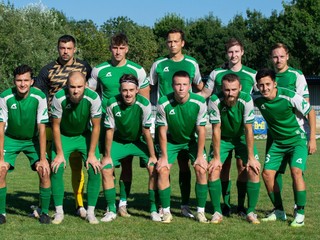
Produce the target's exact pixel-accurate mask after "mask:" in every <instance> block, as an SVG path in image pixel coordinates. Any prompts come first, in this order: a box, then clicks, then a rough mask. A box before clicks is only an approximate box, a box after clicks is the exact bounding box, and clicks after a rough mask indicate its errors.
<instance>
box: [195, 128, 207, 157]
mask: <svg viewBox="0 0 320 240" xmlns="http://www.w3.org/2000/svg"><path fill="white" fill-rule="evenodd" d="M197 132H198V154H197V156H198V157H200V156H203V151H204V146H205V143H206V128H205V126H197Z"/></svg>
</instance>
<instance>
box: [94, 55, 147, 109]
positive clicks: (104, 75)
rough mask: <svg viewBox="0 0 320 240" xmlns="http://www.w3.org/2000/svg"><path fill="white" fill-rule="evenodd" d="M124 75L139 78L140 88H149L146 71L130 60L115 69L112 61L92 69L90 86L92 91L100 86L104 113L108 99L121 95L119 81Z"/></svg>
mask: <svg viewBox="0 0 320 240" xmlns="http://www.w3.org/2000/svg"><path fill="white" fill-rule="evenodd" d="M123 74H132V75H134V76H135V77H136V78H138V81H139V87H140V88H146V87H147V86H149V81H148V79H147V74H146V71H145V70H144V69H143V67H141V66H140V65H138V64H137V63H134V62H132V61H130V60H126V64H125V65H123V66H121V67H117V66H116V67H115V66H113V65H112V64H111V61H108V62H104V63H101V64H100V65H98V66H96V67H94V68H93V69H92V73H91V78H90V79H89V81H88V85H89V87H90V88H92V89H97V87H98V85H99V86H100V88H101V91H102V111H103V112H105V109H106V106H107V101H108V99H109V98H111V97H113V96H115V95H117V94H119V88H120V83H119V80H120V78H121V77H122V75H123Z"/></svg>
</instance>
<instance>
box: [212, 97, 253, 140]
mask: <svg viewBox="0 0 320 240" xmlns="http://www.w3.org/2000/svg"><path fill="white" fill-rule="evenodd" d="M208 113H209V122H210V123H211V124H217V123H221V138H222V139H230V138H235V137H240V136H242V135H243V134H244V125H245V124H252V123H253V122H254V108H253V101H252V98H251V97H250V95H249V94H248V93H245V92H240V94H239V97H238V100H237V102H236V104H235V105H234V106H232V107H229V106H227V105H226V104H225V102H224V94H223V92H220V93H219V94H218V95H215V94H214V95H212V96H211V98H210V100H209V103H208Z"/></svg>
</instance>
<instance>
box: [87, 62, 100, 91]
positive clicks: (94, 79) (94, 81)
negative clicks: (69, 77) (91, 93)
mask: <svg viewBox="0 0 320 240" xmlns="http://www.w3.org/2000/svg"><path fill="white" fill-rule="evenodd" d="M98 74H99V69H98V68H96V67H94V68H93V69H92V71H91V77H90V78H89V80H88V87H89V88H91V89H93V90H97V86H98Z"/></svg>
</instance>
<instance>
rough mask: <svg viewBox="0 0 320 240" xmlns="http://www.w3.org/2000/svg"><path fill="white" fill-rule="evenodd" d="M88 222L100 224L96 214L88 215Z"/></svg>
mask: <svg viewBox="0 0 320 240" xmlns="http://www.w3.org/2000/svg"><path fill="white" fill-rule="evenodd" d="M86 220H87V221H88V222H89V223H90V224H98V223H99V221H98V219H97V218H96V216H95V215H94V214H87V217H86Z"/></svg>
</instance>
